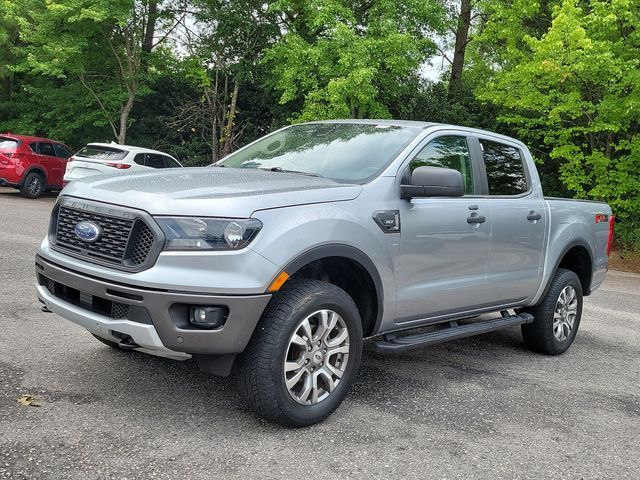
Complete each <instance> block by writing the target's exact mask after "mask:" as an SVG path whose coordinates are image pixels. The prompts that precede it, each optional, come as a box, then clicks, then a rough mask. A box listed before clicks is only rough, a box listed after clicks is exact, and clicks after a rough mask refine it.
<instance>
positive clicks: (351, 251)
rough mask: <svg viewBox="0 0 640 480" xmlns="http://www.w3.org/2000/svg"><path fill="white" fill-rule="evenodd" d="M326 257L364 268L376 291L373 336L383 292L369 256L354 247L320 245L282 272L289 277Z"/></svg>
mask: <svg viewBox="0 0 640 480" xmlns="http://www.w3.org/2000/svg"><path fill="white" fill-rule="evenodd" d="M328 257H344V258H348V259H350V260H353V261H354V262H356V263H357V264H359V265H360V266H361V267H362V268H364V270H365V271H366V272H367V273H368V274H369V276H370V277H371V280H372V281H373V285H374V287H375V289H376V299H377V314H376V319H375V323H374V325H373V329H372V332H373V333H374V334H375V332H377V331H378V329H379V328H380V323H381V322H382V314H383V311H384V290H383V287H382V280H381V278H380V273H379V272H378V269H377V268H376V266H375V264H374V263H373V261H372V260H371V259H370V258H369V256H368V255H367V254H366V253H364V252H363V251H362V250H359V249H358V248H356V247H352V246H351V245H346V244H341V243H331V244H327V245H320V246H318V247H313V248H311V249H309V250H306V251H305V252H303V253H301V254H300V255H298V256H297V257H295V258H294V259H293V260H291V261H290V262H289V263H288V264H287V265H286V266H285V267H284V268H283V269H282V271H284V272H286V273H287V274H288V275H289V276H291V275H293V274H295V273H296V272H297V271H298V270H300V269H301V268H302V267H304V266H305V265H307V264H309V263H311V262H314V261H316V260H321V259H323V258H328Z"/></svg>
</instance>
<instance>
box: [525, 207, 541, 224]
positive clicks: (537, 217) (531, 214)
mask: <svg viewBox="0 0 640 480" xmlns="http://www.w3.org/2000/svg"><path fill="white" fill-rule="evenodd" d="M541 218H542V215H540V214H539V213H537V212H536V211H535V210H531V211H530V212H529V215H527V220H529V221H531V222H533V221H535V220H540V219H541Z"/></svg>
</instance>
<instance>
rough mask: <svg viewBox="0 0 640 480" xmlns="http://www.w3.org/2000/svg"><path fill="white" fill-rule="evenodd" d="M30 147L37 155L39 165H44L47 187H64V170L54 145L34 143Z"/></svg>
mask: <svg viewBox="0 0 640 480" xmlns="http://www.w3.org/2000/svg"><path fill="white" fill-rule="evenodd" d="M30 146H31V149H32V150H34V151H35V153H36V157H37V160H38V163H39V164H40V165H42V167H43V168H44V169H45V171H46V173H47V179H46V181H47V182H46V183H47V186H60V185H62V176H63V175H64V170H63V169H62V167H61V165H60V162H59V161H58V157H56V150H55V148H54V147H53V143H51V142H37V143H32V144H31V145H30ZM34 146H35V149H34Z"/></svg>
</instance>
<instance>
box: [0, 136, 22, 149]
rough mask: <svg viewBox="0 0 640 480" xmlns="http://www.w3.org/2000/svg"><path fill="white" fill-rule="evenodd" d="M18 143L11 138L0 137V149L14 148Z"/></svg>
mask: <svg viewBox="0 0 640 480" xmlns="http://www.w3.org/2000/svg"><path fill="white" fill-rule="evenodd" d="M18 145H19V143H18V141H17V140H14V139H13V138H7V137H0V150H15V149H16V148H18Z"/></svg>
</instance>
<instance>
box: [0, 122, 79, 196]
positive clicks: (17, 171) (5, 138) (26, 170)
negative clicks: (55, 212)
mask: <svg viewBox="0 0 640 480" xmlns="http://www.w3.org/2000/svg"><path fill="white" fill-rule="evenodd" d="M70 156H71V152H70V150H69V147H67V146H65V145H63V144H62V143H60V142H55V141H53V140H48V139H46V138H38V137H27V136H25V135H14V134H12V133H6V134H0V186H5V185H6V186H9V187H14V188H17V189H19V190H20V192H21V193H22V195H24V196H25V197H27V198H37V197H39V196H40V195H41V194H42V192H44V191H45V190H59V189H61V188H62V186H63V185H62V178H63V177H64V171H65V169H66V166H67V160H68V159H69V157H70Z"/></svg>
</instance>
